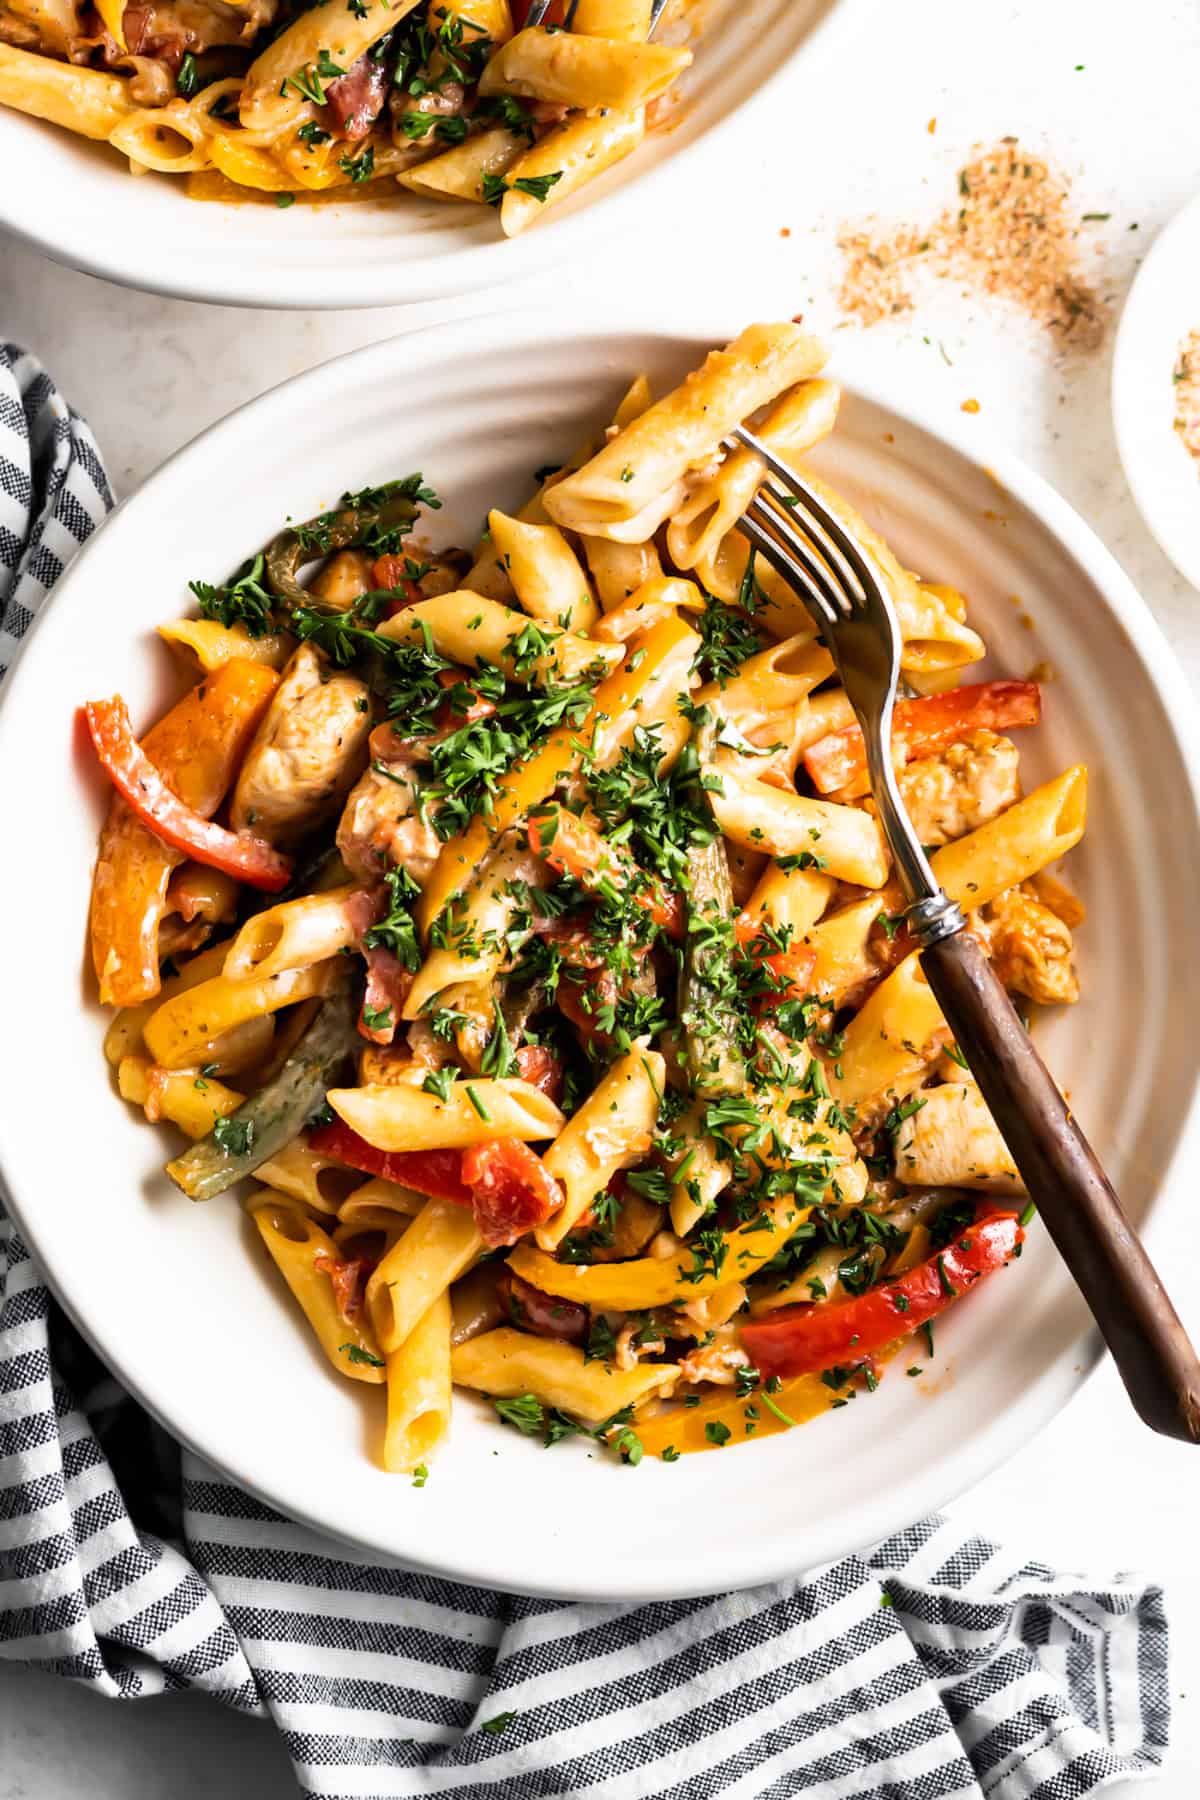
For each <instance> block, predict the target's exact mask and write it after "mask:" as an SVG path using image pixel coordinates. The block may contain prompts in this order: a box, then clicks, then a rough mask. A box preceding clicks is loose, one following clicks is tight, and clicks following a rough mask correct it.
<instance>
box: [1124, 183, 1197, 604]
mask: <svg viewBox="0 0 1200 1800" xmlns="http://www.w3.org/2000/svg"><path fill="white" fill-rule="evenodd" d="M1189 241H1190V242H1191V244H1192V247H1193V251H1194V260H1197V261H1200V194H1196V195H1193V197H1192V199H1191V200H1189V201H1188V202H1187V203H1186V204H1185V205H1184V206H1182V207H1180V209H1179V211H1178V212H1176V213H1174V214H1173V215H1172V217H1171V218H1170V219H1168V220H1167V223H1166V224H1165V225H1164V226H1163V228H1162V230H1161V231H1160V232H1159V234H1158V236H1157V237H1156V238H1155V240H1154V242H1153V243H1152V244H1151V246H1150V248H1149V250H1148V251H1147V253H1146V257H1145V260H1144V261H1143V263H1142V265H1141V267H1140V268H1139V269H1138V271H1137V274H1136V275H1135V276H1134V278H1133V282H1132V285H1131V286H1130V289H1129V292H1128V294H1127V295H1126V296H1125V304H1124V305H1123V306H1122V308H1121V317H1120V320H1119V321H1118V324H1117V333H1116V339H1115V342H1114V345H1113V360H1112V375H1111V379H1110V388H1109V396H1110V403H1111V406H1112V422H1113V436H1114V438H1115V439H1116V444H1117V455H1118V457H1119V458H1120V462H1121V468H1122V471H1123V472H1124V475H1125V480H1126V482H1127V483H1128V486H1129V491H1130V493H1131V494H1132V495H1133V501H1134V505H1135V506H1136V507H1137V509H1138V512H1139V513H1140V514H1141V518H1142V523H1143V524H1144V525H1145V527H1146V529H1147V531H1148V532H1149V533H1150V535H1151V537H1152V538H1153V539H1154V541H1155V543H1156V544H1157V545H1158V547H1159V549H1160V550H1161V551H1162V553H1163V555H1164V556H1166V557H1167V558H1168V560H1169V561H1170V562H1171V563H1172V564H1173V566H1174V567H1175V568H1176V569H1178V571H1179V573H1180V574H1181V575H1182V576H1183V578H1184V580H1185V581H1187V582H1189V583H1190V584H1191V586H1192V587H1194V588H1200V530H1196V531H1194V532H1193V533H1192V534H1191V535H1190V537H1186V538H1185V537H1184V536H1183V535H1182V534H1181V533H1180V532H1179V531H1178V530H1177V529H1175V527H1174V524H1173V509H1172V507H1171V504H1170V495H1169V493H1168V492H1166V491H1164V488H1163V485H1162V482H1161V480H1160V479H1159V475H1160V470H1159V468H1158V460H1159V459H1158V458H1157V457H1156V456H1155V455H1154V453H1153V451H1152V450H1150V449H1148V447H1147V443H1146V436H1147V426H1146V392H1145V387H1144V384H1143V382H1142V380H1141V377H1142V375H1143V374H1144V372H1145V369H1144V365H1145V361H1146V357H1147V354H1148V352H1149V350H1150V346H1149V345H1148V343H1147V341H1146V334H1145V328H1144V326H1143V319H1144V318H1145V317H1146V316H1147V315H1151V316H1152V315H1153V313H1154V311H1155V306H1156V301H1157V298H1158V292H1159V285H1160V282H1161V280H1162V278H1163V275H1164V274H1169V272H1170V263H1171V259H1172V258H1173V257H1175V256H1177V255H1178V254H1179V253H1180V251H1181V249H1183V250H1186V246H1187V244H1188V243H1189ZM1175 350H1176V345H1175V344H1173V343H1172V344H1167V343H1165V342H1164V345H1163V357H1164V361H1165V360H1166V357H1167V355H1168V354H1169V355H1170V356H1171V358H1172V359H1173V358H1174V355H1175ZM1169 448H1170V446H1169V445H1168V444H1164V446H1163V449H1164V454H1165V452H1166V451H1167V450H1168V449H1169ZM1192 481H1193V484H1200V472H1197V471H1195V470H1193V471H1192Z"/></svg>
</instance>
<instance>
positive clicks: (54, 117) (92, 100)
mask: <svg viewBox="0 0 1200 1800" xmlns="http://www.w3.org/2000/svg"><path fill="white" fill-rule="evenodd" d="M0 106H12V107H15V109H16V110H17V112H23V113H29V114H31V116H32V117H33V118H35V119H47V120H49V122H50V124H52V125H65V126H66V127H67V129H68V131H75V132H78V133H79V135H80V137H87V138H97V139H99V140H100V141H101V142H106V141H107V140H108V139H109V138H110V137H111V136H112V134H113V132H114V131H116V130H117V129H118V128H119V127H120V125H121V124H122V122H123V121H124V120H125V119H127V118H128V117H129V115H130V113H131V112H133V110H134V106H133V102H132V101H131V100H130V98H129V83H128V82H127V81H125V80H122V78H121V77H120V76H119V75H108V74H105V73H104V72H103V71H102V70H100V69H81V68H77V67H76V66H75V65H74V64H72V63H64V62H54V61H53V60H52V59H51V58H50V57H48V56H37V55H34V54H33V52H32V51H29V50H18V49H17V48H16V47H15V45H13V44H5V43H0Z"/></svg>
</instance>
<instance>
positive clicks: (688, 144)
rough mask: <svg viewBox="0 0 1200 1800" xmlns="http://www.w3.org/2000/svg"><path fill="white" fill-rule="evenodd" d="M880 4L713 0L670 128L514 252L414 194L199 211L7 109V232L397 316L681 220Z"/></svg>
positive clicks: (147, 275) (90, 262)
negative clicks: (746, 140)
mask: <svg viewBox="0 0 1200 1800" xmlns="http://www.w3.org/2000/svg"><path fill="white" fill-rule="evenodd" d="M874 4H876V0H709V3H708V5H707V6H703V7H701V9H700V22H701V24H702V26H703V27H704V29H703V31H702V34H701V36H700V38H699V40H698V42H697V44H696V61H695V64H694V65H693V67H692V68H691V69H690V70H689V71H688V73H687V75H686V76H685V77H684V78H683V81H682V83H681V94H682V97H683V104H682V106H681V108H680V111H679V113H678V114H677V115H676V117H675V120H674V121H673V123H672V124H671V126H670V127H669V128H667V129H665V130H662V131H659V132H657V133H654V134H652V135H651V136H650V137H649V138H648V139H647V140H646V142H645V144H643V145H642V147H641V149H640V150H639V151H638V153H637V154H636V155H635V156H633V157H630V158H628V159H627V160H626V161H625V162H624V163H622V164H621V165H620V166H619V167H617V168H615V169H613V170H611V171H610V172H609V173H608V174H606V175H604V176H602V177H601V178H600V179H599V180H598V181H597V182H595V183H594V185H592V186H590V187H588V188H586V189H585V190H584V191H583V192H582V193H580V194H579V195H577V196H576V197H575V198H574V199H572V200H569V201H566V202H564V204H563V205H562V207H561V208H557V207H556V208H553V209H552V210H551V211H550V212H549V213H547V215H546V218H545V219H544V220H543V221H540V222H539V223H538V224H536V225H535V226H533V228H532V229H531V230H529V231H527V232H525V233H524V234H523V235H522V236H521V237H519V238H515V239H513V240H512V241H511V242H510V241H507V240H506V239H505V238H504V237H503V236H502V235H501V232H500V225H499V221H498V220H497V218H496V216H495V214H494V213H493V212H492V211H491V209H490V208H484V207H475V206H455V205H453V204H451V203H445V202H443V203H438V202H433V201H422V200H419V199H417V198H416V197H415V196H413V195H406V196H404V198H403V201H402V202H401V203H400V204H394V203H384V202H378V203H376V202H366V203H355V204H353V205H338V204H325V205H321V206H314V207H308V206H294V207H290V208H288V209H286V210H282V211H281V210H279V209H277V208H276V207H274V206H263V205H253V204H251V205H241V206H238V205H233V206H228V205H214V204H209V203H204V204H198V203H196V202H194V201H190V200H189V199H188V198H187V196H186V195H185V193H184V191H183V182H182V181H181V180H180V179H179V178H178V177H173V176H166V175H164V176H158V175H143V176H138V177H134V176H131V175H130V174H129V172H128V164H127V163H126V161H125V159H124V158H123V157H121V156H120V155H118V153H117V152H116V151H114V150H111V149H110V148H109V147H108V145H104V144H101V145H98V144H93V143H89V142H87V141H86V140H84V139H82V138H74V137H72V136H71V135H70V134H69V133H67V132H65V131H62V130H59V129H57V128H56V127H54V126H50V125H44V124H41V123H40V122H38V121H36V120H33V119H29V118H26V117H24V116H23V115H21V114H19V113H16V112H12V111H9V110H8V109H6V108H3V107H0V169H3V170H4V171H5V178H4V180H3V181H0V229H3V230H6V231H8V232H11V233H12V235H13V236H14V237H17V238H20V239H22V240H23V241H24V242H25V243H28V244H31V245H32V246H33V247H34V248H35V249H37V250H40V251H42V252H43V254H45V255H46V256H50V257H53V258H54V259H55V260H56V261H58V262H65V263H69V264H71V265H73V266H74V267H75V268H78V269H83V270H84V271H85V272H86V273H87V274H89V275H102V276H104V277H105V278H106V279H107V280H109V281H117V282H121V283H123V284H124V285H125V286H127V287H136V288H146V289H148V290H149V291H150V292H152V293H159V294H171V295H174V296H176V297H177V298H179V299H181V300H210V301H214V302H217V303H221V304H225V305H233V306H277V307H298V308H302V309H304V310H305V311H312V310H313V309H314V308H325V307H355V306H388V305H395V304H398V303H400V302H404V301H410V300H430V299H439V298H442V297H443V296H445V295H447V294H457V293H465V292H467V291H468V290H471V289H475V288H481V287H488V286H491V285H494V284H498V283H501V282H507V281H517V280H520V279H522V278H524V277H527V276H532V275H535V274H537V273H540V272H541V271H543V270H547V269H552V268H555V267H557V266H559V265H562V264H567V263H577V262H578V260H579V258H580V257H581V256H582V255H584V254H585V253H586V252H587V249H588V247H589V246H590V245H591V244H593V243H594V241H595V240H596V238H597V237H598V236H603V235H606V234H608V233H613V232H617V231H621V230H628V229H629V228H630V226H631V225H632V223H633V222H634V220H635V219H636V217H637V216H638V215H639V214H640V213H644V214H648V213H649V212H650V209H652V208H657V209H658V212H659V216H660V217H665V216H667V215H668V214H669V212H670V209H671V206H672V202H673V199H674V198H675V197H677V196H678V195H679V193H680V189H679V185H678V184H679V183H680V181H681V180H687V181H689V182H690V183H692V184H702V183H703V182H704V180H705V173H704V170H705V162H704V160H703V155H702V152H704V153H706V154H707V156H708V157H709V159H710V163H709V166H710V167H712V166H713V165H712V160H711V159H715V158H716V157H722V156H723V157H725V158H728V155H729V152H730V135H729V128H730V123H731V119H732V115H733V114H734V113H737V112H739V111H741V110H742V109H744V108H745V107H746V106H747V105H748V103H750V102H752V101H756V100H758V99H760V98H762V97H764V96H765V94H766V93H767V92H768V90H769V89H771V88H772V87H773V86H775V85H776V84H777V83H779V82H780V81H782V80H784V79H788V78H797V77H798V76H799V74H800V69H801V67H802V68H803V70H804V72H805V75H806V76H807V84H806V85H807V86H808V88H810V89H811V84H812V82H813V81H814V79H815V78H816V77H817V75H818V71H819V69H820V67H821V65H822V64H823V63H824V61H825V60H826V59H827V58H829V57H831V56H833V55H834V54H835V53H837V52H838V51H839V50H840V49H841V48H842V47H843V46H844V45H845V44H846V43H847V42H848V40H849V37H850V34H851V32H852V31H854V30H856V29H857V28H858V26H859V25H860V24H862V22H863V21H864V20H865V18H866V16H867V15H868V13H869V11H870V10H871V8H872V6H873V5H874ZM706 15H710V16H708V17H706ZM717 167H718V170H719V167H720V165H717Z"/></svg>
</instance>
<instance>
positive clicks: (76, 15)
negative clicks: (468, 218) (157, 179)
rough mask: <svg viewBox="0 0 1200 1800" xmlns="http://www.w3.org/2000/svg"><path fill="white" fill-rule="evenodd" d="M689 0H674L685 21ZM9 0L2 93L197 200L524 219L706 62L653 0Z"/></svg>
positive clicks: (602, 160)
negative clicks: (421, 202)
mask: <svg viewBox="0 0 1200 1800" xmlns="http://www.w3.org/2000/svg"><path fill="white" fill-rule="evenodd" d="M688 4H690V0H676V5H675V9H674V10H675V13H676V16H678V15H680V14H682V13H684V12H685V11H686V10H687V6H688ZM528 11H529V0H324V3H323V4H319V5H316V6H312V5H309V6H305V5H304V4H303V0H153V3H147V0H0V104H3V105H7V106H12V107H15V108H17V109H18V110H20V111H22V112H26V113H31V114H33V115H34V116H35V117H37V118H40V119H48V120H50V121H51V122H52V123H54V124H56V125H62V126H65V127H66V128H67V129H68V130H71V131H75V132H78V133H80V134H81V135H82V136H84V137H88V138H93V139H97V140H99V141H101V142H104V143H108V144H111V145H112V146H113V147H114V148H115V149H116V150H118V151H120V152H121V153H122V154H123V155H124V156H126V157H128V159H129V166H130V168H131V170H133V171H134V172H135V173H139V174H144V173H145V172H146V171H147V170H155V171H158V172H160V173H164V174H173V175H182V176H184V177H186V178H187V183H188V191H189V192H190V193H192V194H193V195H195V196H196V197H197V198H208V199H214V198H215V199H231V198H238V197H241V198H249V197H253V196H258V197H268V198H270V197H273V198H274V201H275V203H276V204H277V205H279V206H289V205H291V204H292V203H293V202H294V201H295V200H296V199H298V198H305V197H307V198H312V197H314V196H316V195H318V194H320V193H323V192H329V191H330V190H338V191H339V193H340V194H341V197H343V198H346V197H350V196H353V197H358V196H361V195H364V194H369V195H373V196H377V195H379V194H380V193H391V194H394V193H395V191H396V183H399V185H400V187H401V188H403V189H407V190H409V191H410V192H411V193H413V194H417V195H421V196H424V197H425V198H426V199H435V200H457V201H466V202H474V203H477V204H479V205H489V206H494V207H496V208H497V209H498V212H499V217H500V225H501V228H502V230H503V232H504V233H505V235H506V236H508V237H512V236H513V235H515V234H516V233H517V232H520V231H524V230H525V229H526V227H527V226H529V225H531V224H532V223H533V222H534V221H535V220H536V219H538V218H540V217H541V216H542V214H543V213H544V212H545V211H546V209H547V208H548V207H552V206H554V205H557V204H558V203H559V202H561V201H562V200H565V199H566V198H567V197H568V196H569V195H571V194H573V193H575V192H577V191H578V190H579V188H581V187H582V186H584V185H585V184H586V183H587V182H589V181H591V180H593V179H594V178H595V177H596V176H597V175H600V174H602V173H603V171H604V170H605V169H607V168H610V167H611V166H612V165H613V164H614V163H617V162H619V161H621V159H622V158H624V157H626V156H628V155H630V154H631V153H632V152H633V151H634V150H636V149H637V147H638V145H639V144H640V143H641V141H642V138H643V137H644V135H645V133H646V131H647V130H648V129H650V128H652V127H653V125H654V123H655V121H656V119H657V118H659V117H660V116H661V115H662V113H663V109H664V106H666V105H667V104H668V101H667V98H666V97H667V95H668V90H670V88H671V86H672V83H673V82H674V81H675V80H676V78H677V77H678V76H679V75H680V74H681V73H682V71H683V70H684V69H686V68H687V66H688V65H689V63H690V62H691V60H692V53H691V51H690V50H688V49H686V48H683V47H681V46H679V45H672V44H669V43H666V42H660V41H658V38H659V35H660V34H658V33H656V34H655V41H654V42H649V41H647V40H648V36H649V31H650V0H575V4H574V6H573V7H572V8H571V9H570V12H569V16H570V19H571V29H570V30H569V31H567V30H564V29H563V28H562V19H563V17H564V9H563V6H562V4H561V0H560V3H559V4H557V5H556V6H554V7H552V8H551V9H550V12H549V14H548V15H547V22H546V24H545V25H543V26H529V27H526V26H525V25H524V19H525V15H526V14H527V13H528Z"/></svg>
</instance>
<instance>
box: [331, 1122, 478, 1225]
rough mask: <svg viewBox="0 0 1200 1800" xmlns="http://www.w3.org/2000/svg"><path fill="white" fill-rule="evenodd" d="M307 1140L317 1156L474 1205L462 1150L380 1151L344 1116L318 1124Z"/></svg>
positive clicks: (440, 1197)
mask: <svg viewBox="0 0 1200 1800" xmlns="http://www.w3.org/2000/svg"><path fill="white" fill-rule="evenodd" d="M308 1143H309V1148H310V1149H311V1150H315V1151H316V1153H317V1155H318V1156H328V1157H331V1158H332V1159H333V1161H335V1162H340V1163H345V1164H346V1166H347V1168H351V1169H361V1170H362V1172H363V1174H364V1175H378V1176H380V1177H381V1178H382V1179H383V1180H384V1181H395V1182H397V1183H399V1185H400V1186H401V1187H407V1188H412V1189H413V1191H414V1192H415V1193H418V1194H428V1195H430V1197H431V1198H432V1199H434V1200H452V1201H453V1202H454V1204H455V1205H456V1206H470V1204H471V1190H470V1188H469V1187H467V1186H466V1185H465V1183H464V1182H463V1179H462V1151H461V1150H377V1149H376V1148H375V1146H374V1144H368V1142H367V1140H366V1138H364V1137H360V1136H359V1134H358V1132H357V1131H352V1130H351V1128H350V1126H349V1125H347V1124H345V1123H344V1122H343V1121H342V1120H341V1119H335V1120H334V1122H333V1124H332V1125H318V1126H317V1128H316V1130H315V1131H310V1132H309V1134H308Z"/></svg>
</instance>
